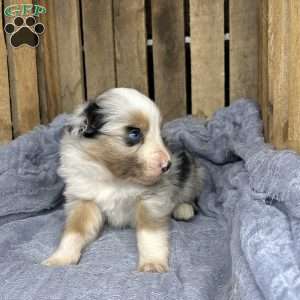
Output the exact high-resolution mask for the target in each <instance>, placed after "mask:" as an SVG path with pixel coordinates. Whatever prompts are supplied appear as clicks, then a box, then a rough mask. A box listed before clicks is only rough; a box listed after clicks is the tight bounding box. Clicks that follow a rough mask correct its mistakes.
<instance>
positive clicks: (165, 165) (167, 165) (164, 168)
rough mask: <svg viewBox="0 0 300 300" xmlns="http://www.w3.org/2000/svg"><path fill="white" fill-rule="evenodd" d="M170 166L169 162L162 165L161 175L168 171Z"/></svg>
mask: <svg viewBox="0 0 300 300" xmlns="http://www.w3.org/2000/svg"><path fill="white" fill-rule="evenodd" d="M171 165H172V163H171V161H170V160H169V161H167V162H166V163H165V164H163V165H162V166H161V171H162V173H166V172H167V171H168V170H169V169H170V167H171Z"/></svg>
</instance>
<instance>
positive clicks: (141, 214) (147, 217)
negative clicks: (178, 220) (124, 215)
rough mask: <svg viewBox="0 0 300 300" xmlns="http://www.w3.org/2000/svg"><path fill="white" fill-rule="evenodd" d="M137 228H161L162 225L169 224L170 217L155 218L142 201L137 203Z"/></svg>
mask: <svg viewBox="0 0 300 300" xmlns="http://www.w3.org/2000/svg"><path fill="white" fill-rule="evenodd" d="M136 211H137V216H136V223H137V230H142V229H148V230H153V231H154V230H160V229H161V228H162V227H166V226H167V225H168V218H167V217H165V218H160V219H158V218H154V217H153V216H151V214H150V213H149V211H148V210H147V208H146V207H145V206H144V205H143V203H142V202H139V203H138V204H137V210H136Z"/></svg>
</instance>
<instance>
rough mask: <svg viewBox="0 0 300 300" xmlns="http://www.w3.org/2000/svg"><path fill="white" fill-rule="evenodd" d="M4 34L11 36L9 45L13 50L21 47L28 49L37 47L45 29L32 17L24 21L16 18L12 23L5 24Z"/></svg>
mask: <svg viewBox="0 0 300 300" xmlns="http://www.w3.org/2000/svg"><path fill="white" fill-rule="evenodd" d="M4 30H5V32H6V33H8V34H11V36H10V44H11V46H12V47H14V48H18V47H20V46H22V45H27V46H29V47H32V48H34V47H37V46H38V45H39V41H40V37H39V35H41V34H42V33H43V32H44V30H45V27H44V25H43V24H42V23H40V22H38V23H37V22H36V20H35V18H34V17H33V16H29V17H27V18H26V19H24V18H22V17H16V18H15V19H14V21H13V23H7V24H6V25H5V27H4Z"/></svg>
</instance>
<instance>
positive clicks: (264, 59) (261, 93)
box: [258, 0, 273, 141]
mask: <svg viewBox="0 0 300 300" xmlns="http://www.w3.org/2000/svg"><path fill="white" fill-rule="evenodd" d="M268 2H269V0H261V1H260V3H259V26H258V29H259V47H258V102H259V104H260V107H261V112H262V118H263V123H264V136H265V139H266V141H270V137H271V132H270V131H271V130H270V129H271V128H272V123H273V122H272V114H271V110H270V109H269V105H268V103H269V81H268V28H269V27H268V22H269V21H268Z"/></svg>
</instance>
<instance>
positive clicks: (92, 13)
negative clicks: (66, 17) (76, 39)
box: [82, 0, 116, 98]
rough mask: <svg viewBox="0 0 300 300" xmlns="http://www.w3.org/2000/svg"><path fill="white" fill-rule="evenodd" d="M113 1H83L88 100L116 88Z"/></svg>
mask: <svg viewBox="0 0 300 300" xmlns="http://www.w3.org/2000/svg"><path fill="white" fill-rule="evenodd" d="M112 12H113V10H112V0H98V1H94V0H82V15H83V33H84V51H85V70H86V81H87V95H88V98H92V97H95V96H97V95H99V94H100V93H102V92H103V91H104V90H106V89H109V88H112V87H114V86H115V85H116V81H115V65H114V39H113V36H114V35H113V21H112V18H113V16H112Z"/></svg>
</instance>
